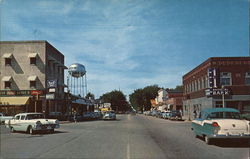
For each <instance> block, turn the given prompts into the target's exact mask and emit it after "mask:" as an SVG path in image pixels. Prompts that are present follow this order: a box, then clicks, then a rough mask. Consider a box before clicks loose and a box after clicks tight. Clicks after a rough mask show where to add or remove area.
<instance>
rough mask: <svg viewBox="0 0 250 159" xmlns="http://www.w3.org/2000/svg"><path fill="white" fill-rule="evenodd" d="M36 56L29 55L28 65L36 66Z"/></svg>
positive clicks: (36, 54)
mask: <svg viewBox="0 0 250 159" xmlns="http://www.w3.org/2000/svg"><path fill="white" fill-rule="evenodd" d="M37 56H38V53H30V54H29V55H28V57H29V58H30V64H31V65H36V57H37Z"/></svg>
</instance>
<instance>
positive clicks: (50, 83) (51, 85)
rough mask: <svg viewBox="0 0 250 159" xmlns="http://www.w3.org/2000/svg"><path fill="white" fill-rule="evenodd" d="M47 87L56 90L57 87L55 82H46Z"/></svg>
mask: <svg viewBox="0 0 250 159" xmlns="http://www.w3.org/2000/svg"><path fill="white" fill-rule="evenodd" d="M47 87H48V88H56V87H57V80H56V79H55V80H47Z"/></svg>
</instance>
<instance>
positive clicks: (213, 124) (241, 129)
mask: <svg viewBox="0 0 250 159" xmlns="http://www.w3.org/2000/svg"><path fill="white" fill-rule="evenodd" d="M192 130H193V131H194V133H195V135H196V137H198V136H200V137H203V138H204V139H205V142H206V143H207V144H210V143H211V140H213V139H226V138H228V139H232V138H236V139H241V138H247V139H249V138H250V131H249V130H250V121H247V120H242V119H241V118H240V112H239V111H238V110H236V109H232V108H210V109H204V110H203V111H202V112H201V113H200V115H199V118H197V119H194V120H193V121H192Z"/></svg>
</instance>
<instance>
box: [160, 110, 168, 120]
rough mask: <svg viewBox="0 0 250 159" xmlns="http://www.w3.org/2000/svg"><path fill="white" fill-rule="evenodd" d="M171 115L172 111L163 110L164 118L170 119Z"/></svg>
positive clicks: (162, 115)
mask: <svg viewBox="0 0 250 159" xmlns="http://www.w3.org/2000/svg"><path fill="white" fill-rule="evenodd" d="M169 115H170V111H167V112H162V114H161V117H162V118H163V119H169V117H170V116H169Z"/></svg>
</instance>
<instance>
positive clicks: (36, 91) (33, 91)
mask: <svg viewBox="0 0 250 159" xmlns="http://www.w3.org/2000/svg"><path fill="white" fill-rule="evenodd" d="M30 94H31V95H33V96H35V95H41V94H43V91H41V90H32V91H31V93H30Z"/></svg>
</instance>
